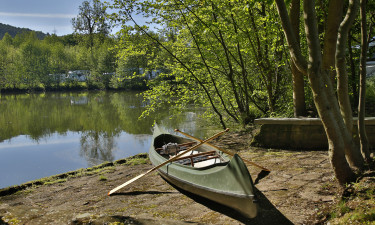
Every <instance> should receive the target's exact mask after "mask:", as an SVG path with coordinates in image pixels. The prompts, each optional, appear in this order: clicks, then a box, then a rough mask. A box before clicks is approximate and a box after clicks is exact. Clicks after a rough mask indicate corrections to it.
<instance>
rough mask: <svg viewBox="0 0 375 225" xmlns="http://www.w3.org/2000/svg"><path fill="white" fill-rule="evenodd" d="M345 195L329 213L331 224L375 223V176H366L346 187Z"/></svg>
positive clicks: (328, 221)
mask: <svg viewBox="0 0 375 225" xmlns="http://www.w3.org/2000/svg"><path fill="white" fill-rule="evenodd" d="M346 192H349V194H347V193H346V194H345V197H342V200H341V201H339V202H338V203H337V204H336V205H335V206H333V207H331V210H329V212H328V213H327V218H328V220H327V221H325V223H330V224H374V225H375V177H374V174H371V173H370V174H369V176H365V177H364V178H362V179H361V180H360V181H359V182H357V183H353V184H351V185H349V186H348V187H347V188H346Z"/></svg>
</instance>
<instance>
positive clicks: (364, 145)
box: [358, 0, 371, 163]
mask: <svg viewBox="0 0 375 225" xmlns="http://www.w3.org/2000/svg"><path fill="white" fill-rule="evenodd" d="M360 11H361V62H360V63H361V64H360V77H359V79H360V84H359V104H358V133H359V140H360V144H361V152H362V155H363V157H364V159H365V161H366V162H368V163H369V162H371V157H370V151H369V144H368V139H367V135H366V127H365V103H366V98H365V95H366V58H367V49H368V42H367V22H366V0H361V10H360Z"/></svg>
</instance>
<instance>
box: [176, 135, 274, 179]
mask: <svg viewBox="0 0 375 225" xmlns="http://www.w3.org/2000/svg"><path fill="white" fill-rule="evenodd" d="M175 131H176V132H179V133H180V134H183V135H185V136H186V137H189V138H191V139H193V140H196V141H198V142H201V143H202V140H200V139H199V138H196V137H193V136H191V135H189V134H187V133H185V132H182V131H180V130H179V129H175ZM205 144H206V145H208V146H211V147H213V148H216V149H217V150H219V151H221V152H224V153H226V154H228V155H231V156H233V155H234V154H233V153H231V152H229V151H226V150H224V149H222V148H219V147H217V146H215V145H213V144H210V143H205ZM242 160H243V161H245V162H247V163H249V164H251V165H253V166H256V167H258V168H260V169H262V170H264V171H267V172H271V171H270V170H269V169H267V168H264V167H263V166H260V165H258V164H256V163H254V162H251V161H249V160H246V159H242Z"/></svg>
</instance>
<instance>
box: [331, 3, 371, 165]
mask: <svg viewBox="0 0 375 225" xmlns="http://www.w3.org/2000/svg"><path fill="white" fill-rule="evenodd" d="M358 3H359V2H358V0H350V1H349V7H348V11H347V13H346V16H345V18H344V20H343V21H342V22H341V24H340V27H339V31H338V38H337V45H336V57H335V59H336V72H337V95H338V102H339V105H340V110H341V115H342V117H343V119H344V122H345V125H346V128H347V130H348V132H345V133H344V135H345V136H349V137H348V138H345V140H346V141H345V143H344V144H345V154H346V156H347V159H348V161H349V163H350V165H351V166H353V167H356V168H358V169H360V168H362V167H363V165H364V161H363V157H362V155H361V153H360V150H359V148H358V146H357V145H356V144H355V143H354V141H353V138H352V133H353V114H352V107H351V104H350V99H349V90H348V86H349V85H348V74H347V72H346V61H345V56H346V44H347V40H348V33H349V30H350V28H351V25H352V24H353V21H354V19H355V17H356V15H357V11H358V6H359V4H358Z"/></svg>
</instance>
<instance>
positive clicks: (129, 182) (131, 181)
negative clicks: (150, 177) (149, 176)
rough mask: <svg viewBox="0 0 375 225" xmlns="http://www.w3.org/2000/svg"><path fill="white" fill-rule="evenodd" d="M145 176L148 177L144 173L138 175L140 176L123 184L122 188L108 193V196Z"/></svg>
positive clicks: (116, 188) (119, 187) (118, 187)
mask: <svg viewBox="0 0 375 225" xmlns="http://www.w3.org/2000/svg"><path fill="white" fill-rule="evenodd" d="M144 175H146V174H145V173H143V174H141V175H138V176H136V177H134V178H133V179H131V180H129V181H127V182H125V183H123V184H121V185H120V186H117V187H115V188H113V189H112V190H111V191H110V192H108V196H110V195H111V194H113V193H115V192H116V191H118V190H120V189H121V188H123V187H125V186H126V185H128V184H131V183H133V182H134V181H136V180H138V179H139V178H141V177H143V176H144Z"/></svg>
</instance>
